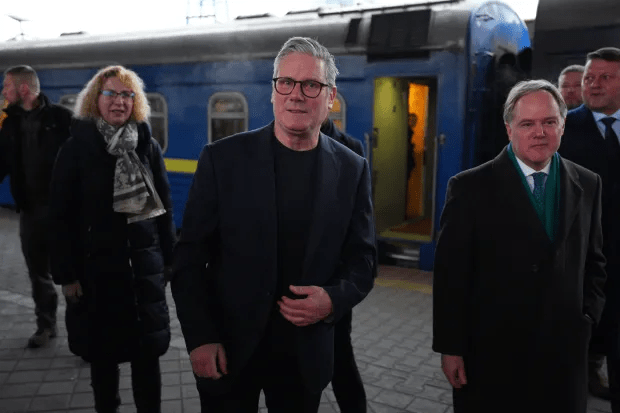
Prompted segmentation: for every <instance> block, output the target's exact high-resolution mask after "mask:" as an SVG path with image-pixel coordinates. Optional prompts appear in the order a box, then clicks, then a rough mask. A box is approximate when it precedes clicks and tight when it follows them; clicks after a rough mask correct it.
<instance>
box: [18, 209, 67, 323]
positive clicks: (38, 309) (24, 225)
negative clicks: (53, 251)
mask: <svg viewBox="0 0 620 413" xmlns="http://www.w3.org/2000/svg"><path fill="white" fill-rule="evenodd" d="M19 236H20V239H21V246H22V252H23V254H24V260H25V261H26V267H28V276H29V277H30V285H31V287H32V299H33V300H34V306H35V307H34V313H35V315H36V317H37V329H39V330H41V329H49V328H55V327H56V309H57V307H58V294H56V289H55V287H54V282H53V280H52V276H51V274H50V272H49V242H48V218H47V208H37V209H36V210H35V211H33V212H24V211H22V212H21V213H20V216H19Z"/></svg>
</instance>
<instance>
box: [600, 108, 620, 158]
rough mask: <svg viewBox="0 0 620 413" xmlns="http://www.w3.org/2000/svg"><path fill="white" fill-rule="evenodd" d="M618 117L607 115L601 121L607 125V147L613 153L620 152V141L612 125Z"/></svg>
mask: <svg viewBox="0 0 620 413" xmlns="http://www.w3.org/2000/svg"><path fill="white" fill-rule="evenodd" d="M615 121H616V118H612V117H607V118H603V119H601V122H603V124H604V125H605V143H606V144H607V147H608V148H609V149H611V150H612V151H613V153H615V154H618V153H619V151H620V143H619V142H618V135H616V132H614V130H613V128H612V127H611V125H613V124H614V122H615Z"/></svg>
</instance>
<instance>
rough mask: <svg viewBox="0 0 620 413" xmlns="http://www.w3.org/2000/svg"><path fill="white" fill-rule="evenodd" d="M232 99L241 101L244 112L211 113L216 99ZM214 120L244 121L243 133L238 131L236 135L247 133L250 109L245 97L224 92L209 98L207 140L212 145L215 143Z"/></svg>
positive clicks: (239, 93)
mask: <svg viewBox="0 0 620 413" xmlns="http://www.w3.org/2000/svg"><path fill="white" fill-rule="evenodd" d="M231 97H232V98H233V99H235V100H240V101H241V103H242V105H243V112H212V111H211V106H212V104H213V102H214V101H215V100H216V99H226V98H231ZM214 115H215V116H214ZM214 119H233V120H242V121H243V124H244V129H243V130H241V131H237V132H235V133H240V132H247V131H248V123H249V109H248V100H247V98H246V97H245V95H244V94H243V93H241V92H237V91H222V92H215V93H214V94H212V95H211V96H210V97H209V101H208V103H207V140H208V143H210V144H211V143H213V128H212V125H213V124H212V121H213V120H214ZM220 139H221V138H220Z"/></svg>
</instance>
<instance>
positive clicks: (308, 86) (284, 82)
mask: <svg viewBox="0 0 620 413" xmlns="http://www.w3.org/2000/svg"><path fill="white" fill-rule="evenodd" d="M272 80H273V84H274V86H275V88H276V92H278V93H279V94H281V95H290V94H291V93H293V89H295V85H296V84H297V83H299V85H300V87H301V93H303V94H304V96H305V97H308V98H315V97H317V96H318V95H319V94H320V93H321V90H323V88H324V87H327V86H329V85H327V84H325V83H321V82H317V81H316V80H294V79H291V78H290V77H274V78H273V79H272Z"/></svg>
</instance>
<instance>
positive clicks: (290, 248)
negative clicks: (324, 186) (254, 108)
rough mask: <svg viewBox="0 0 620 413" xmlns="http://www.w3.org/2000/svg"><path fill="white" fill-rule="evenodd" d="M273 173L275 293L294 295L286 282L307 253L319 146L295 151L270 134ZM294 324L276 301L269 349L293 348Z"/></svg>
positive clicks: (292, 281)
mask: <svg viewBox="0 0 620 413" xmlns="http://www.w3.org/2000/svg"><path fill="white" fill-rule="evenodd" d="M273 154H274V168H275V177H276V207H277V211H278V212H277V214H278V238H277V240H278V241H277V242H278V274H277V276H278V282H277V290H276V293H275V297H276V298H277V300H280V299H281V297H282V296H283V295H285V296H287V297H289V298H300V297H298V296H295V295H294V294H293V293H292V292H291V291H290V289H289V285H298V281H299V280H300V279H301V272H302V266H303V261H304V258H305V256H306V245H307V243H308V233H309V232H310V225H311V220H312V211H313V205H314V183H315V182H316V179H315V175H316V160H317V154H318V146H317V147H316V148H314V149H312V150H309V151H294V150H292V149H289V148H287V147H286V146H284V145H282V144H281V143H280V141H278V139H277V138H276V137H275V136H274V137H273ZM295 328H296V327H295V326H294V325H293V324H292V323H291V322H290V321H288V320H285V319H284V317H282V315H281V314H280V311H279V307H278V305H277V304H275V308H274V313H273V317H272V319H271V325H270V327H269V329H268V337H270V339H271V340H272V342H271V344H270V347H271V349H272V351H277V352H283V353H286V352H288V351H291V349H293V348H295V347H294V346H293V345H292V342H291V340H294V334H293V331H294V329H295Z"/></svg>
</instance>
